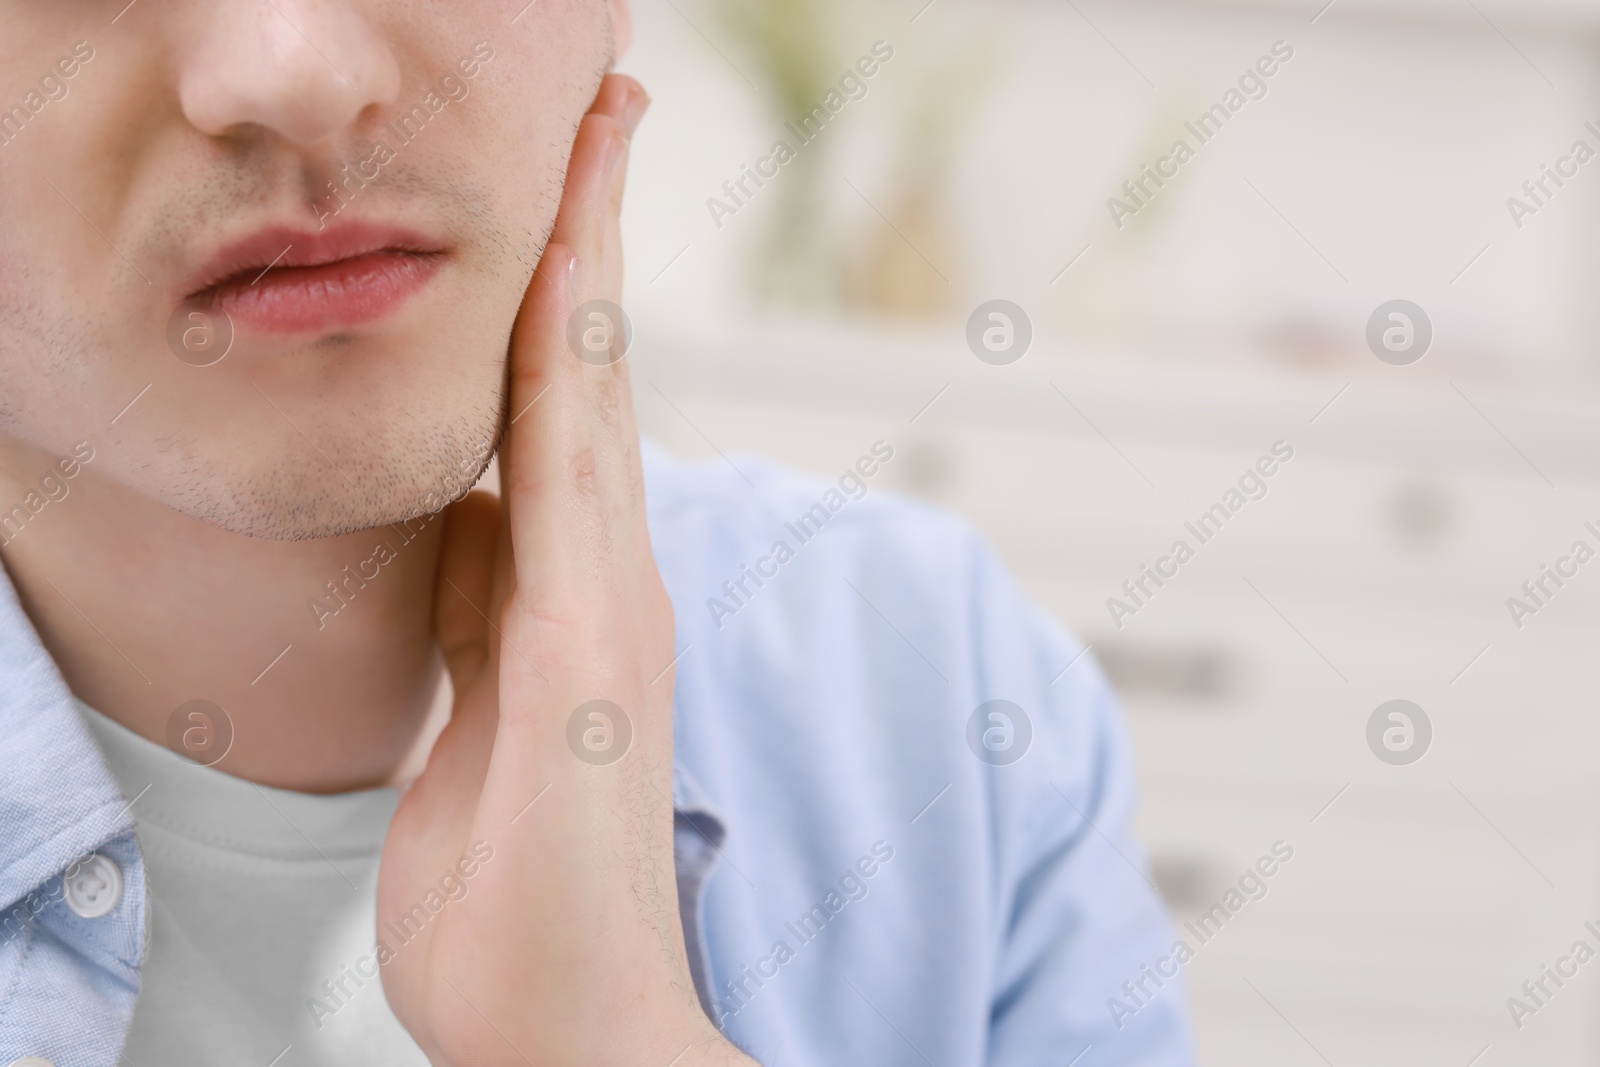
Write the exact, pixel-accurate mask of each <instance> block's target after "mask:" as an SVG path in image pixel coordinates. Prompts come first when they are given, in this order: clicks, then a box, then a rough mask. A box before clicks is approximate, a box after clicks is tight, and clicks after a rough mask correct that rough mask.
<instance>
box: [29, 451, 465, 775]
mask: <svg viewBox="0 0 1600 1067" xmlns="http://www.w3.org/2000/svg"><path fill="white" fill-rule="evenodd" d="M58 458H59V457H56V456H53V455H50V454H48V453H44V452H41V451H38V450H36V449H32V448H28V447H24V446H20V445H17V444H15V443H14V442H0V493H3V494H4V495H0V515H3V514H4V512H7V511H10V509H11V508H12V506H13V505H14V504H17V505H22V506H23V511H25V512H28V518H27V521H26V522H25V523H19V522H18V521H17V520H16V518H13V519H12V521H8V522H5V523H4V524H0V543H3V547H0V558H3V559H4V562H5V565H6V568H7V570H8V571H9V572H10V575H11V579H12V581H13V582H14V584H15V585H16V587H17V592H18V594H19V596H20V597H21V599H22V604H23V607H24V609H25V610H26V611H27V613H28V616H29V617H30V618H31V619H32V620H33V623H34V626H35V627H36V628H37V629H38V631H39V634H40V637H41V638H42V639H43V642H44V645H45V647H46V649H48V650H49V652H50V654H51V655H52V656H53V657H54V659H55V661H56V664H57V666H58V667H59V668H60V670H61V672H62V674H63V676H64V677H65V678H66V681H67V684H68V685H69V686H70V687H71V689H72V691H73V692H74V693H75V694H76V695H77V696H78V697H79V698H81V699H82V700H83V701H84V702H85V703H87V704H88V705H89V706H91V707H93V708H94V709H95V710H96V711H99V712H101V713H102V714H104V715H106V716H109V717H110V718H112V719H114V720H115V721H117V722H118V723H121V724H122V725H123V726H126V727H127V728H129V729H130V730H133V731H134V732H135V733H138V734H140V735H142V736H144V737H146V738H148V739H149V740H151V741H154V742H156V743H157V744H161V745H166V744H167V743H168V739H167V731H168V724H169V720H171V719H172V718H173V715H174V712H175V711H176V710H177V709H178V708H179V706H180V705H183V704H186V703H188V702H189V701H192V700H197V699H200V700H207V701H210V702H212V703H213V704H216V705H217V706H219V707H221V708H222V709H223V711H224V712H226V714H227V717H228V720H229V721H230V722H231V724H232V729H233V743H232V746H231V748H230V749H229V750H228V752H227V755H226V756H224V757H223V758H222V760H221V761H220V762H218V763H216V764H215V766H216V768H217V769H218V770H221V771H225V772H227V773H229V774H232V775H235V776H237V777H240V778H245V779H248V780H250V781H253V782H258V783H260V784H263V785H270V786H276V787H279V788H284V789H294V790H299V791H302V792H310V793H337V792H347V791H350V790H354V789H362V788H370V787H375V786H379V785H392V784H398V783H399V782H401V781H404V780H405V779H407V778H408V777H410V776H412V775H414V774H415V772H416V770H418V769H419V767H418V766H417V763H418V758H419V753H422V752H425V750H426V747H427V745H428V744H429V743H430V742H431V740H432V737H433V735H434V733H436V730H437V728H438V726H440V725H442V720H441V715H442V714H444V713H445V711H446V709H447V704H446V703H445V701H444V699H443V697H444V694H443V692H442V689H443V687H442V682H441V672H440V669H439V658H438V653H437V651H436V647H435V643H434V638H433V632H432V613H433V612H432V609H433V590H434V574H435V567H436V564H437V560H438V550H439V534H440V529H439V527H440V525H441V523H440V520H439V519H438V518H436V517H435V518H427V519H419V520H413V521H411V522H410V523H408V524H405V525H404V526H394V527H384V528H381V529H378V530H371V531H367V532H364V533H357V534H349V535H345V536H341V537H331V538H326V539H323V540H314V541H301V542H272V541H258V540H254V539H251V538H248V537H243V536H240V535H238V534H233V533H229V532H227V531H225V530H222V529H219V528H217V527H215V526H212V525H210V524H207V523H204V522H199V521H196V520H194V519H191V518H188V517H187V516H184V515H182V514H180V513H178V512H176V511H173V510H171V509H170V508H168V507H166V506H165V505H163V504H161V503H159V502H157V501H155V500H152V499H151V498H149V497H147V496H144V495H142V494H140V493H138V492H135V491H134V490H131V489H129V488H127V487H126V486H123V485H121V484H119V483H116V482H113V481H111V480H110V479H107V478H103V477H101V476H100V475H99V474H98V473H97V472H96V470H95V469H94V464H93V463H92V462H90V463H88V464H84V465H82V466H81V467H80V468H79V470H78V472H77V474H76V476H75V477H73V478H71V479H70V480H67V479H57V480H56V481H53V482H52V483H51V484H52V486H55V487H56V488H55V491H54V493H53V494H51V495H53V496H57V497H59V499H50V498H49V497H47V496H46V494H45V493H43V492H40V479H41V477H42V476H43V475H45V474H46V473H47V472H50V471H52V470H53V469H55V468H56V464H57V461H58ZM62 485H64V486H65V487H66V495H65V496H61V495H60V494H61V490H60V488H59V486H62ZM29 494H32V496H31V497H30V495H29ZM41 501H43V506H40V502H41ZM33 507H38V510H37V512H34V511H32V508H33ZM19 527H20V528H19Z"/></svg>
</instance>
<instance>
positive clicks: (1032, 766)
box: [971, 540, 1194, 1067]
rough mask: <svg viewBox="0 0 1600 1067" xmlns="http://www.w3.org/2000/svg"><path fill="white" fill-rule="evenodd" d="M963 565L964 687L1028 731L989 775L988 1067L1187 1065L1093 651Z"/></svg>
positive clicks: (1173, 944)
mask: <svg viewBox="0 0 1600 1067" xmlns="http://www.w3.org/2000/svg"><path fill="white" fill-rule="evenodd" d="M973 552H974V557H975V566H974V567H973V570H972V573H973V575H974V587H973V589H972V593H971V596H972V602H973V603H974V604H975V606H976V612H975V616H976V618H975V624H974V625H975V631H976V632H975V634H974V638H975V642H976V650H975V654H976V656H977V668H978V670H977V678H978V682H979V684H980V686H981V687H982V689H983V691H984V692H985V693H987V694H990V695H991V696H992V697H995V698H1003V699H1006V700H1008V701H1011V702H1012V703H1014V704H1015V705H1016V706H1017V707H1019V708H1021V709H1022V712H1023V714H1024V715H1025V716H1026V717H1027V719H1028V726H1029V728H1030V729H1031V733H1032V737H1031V739H1030V740H1029V742H1028V743H1029V749H1028V751H1027V752H1026V753H1025V754H1024V755H1023V757H1022V758H1021V759H1019V760H1017V761H1016V762H1014V763H1011V764H1009V765H997V766H993V767H992V768H991V769H990V772H989V773H990V778H991V780H990V790H991V797H992V801H993V803H994V806H995V810H994V818H995V827H996V834H997V840H996V851H997V860H998V876H999V879H1000V883H999V886H998V890H999V891H998V892H997V894H996V897H995V899H996V901H997V903H998V908H999V914H998V915H997V916H996V917H995V919H996V925H997V929H998V933H999V943H998V948H997V953H998V955H997V958H996V960H995V965H994V972H993V973H994V989H993V1000H992V1006H991V1015H990V1030H989V1042H988V1046H989V1047H988V1064H989V1065H990V1067H1035V1065H1038V1064H1045V1063H1050V1064H1059V1065H1062V1067H1065V1065H1067V1064H1071V1065H1072V1067H1135V1065H1138V1067H1157V1065H1160V1067H1187V1065H1190V1064H1192V1063H1193V1062H1194V1060H1193V1053H1192V1051H1191V1045H1192V1043H1191V1036H1190V1031H1189V1023H1188V1015H1187V1010H1186V1006H1185V990H1184V982H1183V974H1182V963H1181V962H1180V957H1181V959H1182V961H1183V962H1186V961H1187V959H1188V957H1189V955H1190V953H1189V951H1188V950H1187V949H1185V950H1182V951H1179V948H1178V946H1179V945H1180V942H1179V939H1178V938H1177V937H1176V936H1175V934H1174V932H1173V929H1172V926H1171V923H1170V920H1169V918H1168V916H1167V914H1166V910H1165V907H1164V905H1163V903H1162V900H1161V898H1160V896H1159V894H1158V893H1157V891H1156V888H1155V886H1154V885H1153V884H1152V882H1151V881H1150V879H1149V876H1148V874H1147V872H1146V869H1145V860H1144V855H1143V852H1142V850H1141V849H1140V847H1139V846H1138V844H1137V843H1136V842H1135V841H1134V839H1133V835H1132V832H1131V828H1130V823H1131V820H1132V816H1133V813H1134V809H1135V785H1134V772H1133V763H1132V758H1131V752H1130V746H1129V741H1128V736H1127V732H1126V728H1125V726H1124V723H1123V721H1122V717H1121V713H1120V711H1119V709H1118V707H1117V704H1116V700H1115V697H1114V695H1113V693H1112V691H1111V688H1110V686H1109V685H1108V684H1107V682H1106V680H1105V677H1104V676H1103V674H1102V673H1101V671H1100V668H1099V666H1098V665H1097V664H1096V663H1095V662H1094V659H1093V654H1092V652H1091V651H1089V650H1088V649H1086V648H1085V646H1083V645H1082V644H1081V643H1079V642H1077V641H1075V640H1073V639H1071V638H1069V637H1068V636H1067V635H1066V634H1065V633H1064V632H1063V631H1062V630H1061V629H1060V627H1059V626H1057V625H1056V624H1055V623H1054V622H1053V621H1052V620H1051V619H1049V618H1048V617H1047V616H1046V615H1045V614H1044V613H1043V612H1041V611H1040V610H1039V609H1038V608H1036V607H1035V606H1034V605H1033V604H1031V603H1029V602H1028V601H1027V599H1026V598H1025V597H1024V596H1023V595H1022V594H1021V593H1020V592H1019V590H1018V589H1017V587H1016V585H1015V583H1014V581H1013V580H1012V578H1011V577H1010V575H1008V574H1007V573H1006V572H1005V570H1004V568H1003V567H1001V566H1000V564H999V563H998V561H997V560H996V559H995V558H994V556H993V554H992V552H991V551H990V550H989V549H988V548H987V547H985V546H983V545H982V544H981V543H978V542H976V540H975V542H974V550H973ZM1014 728H1016V729H1018V731H1019V734H1020V730H1021V728H1020V726H1017V727H1014Z"/></svg>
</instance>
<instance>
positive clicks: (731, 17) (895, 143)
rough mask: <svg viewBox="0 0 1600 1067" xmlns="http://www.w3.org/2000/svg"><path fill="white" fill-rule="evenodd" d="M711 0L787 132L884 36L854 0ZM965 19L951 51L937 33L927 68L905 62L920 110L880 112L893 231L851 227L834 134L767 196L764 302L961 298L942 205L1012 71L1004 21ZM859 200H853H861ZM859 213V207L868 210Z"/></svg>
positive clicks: (878, 197) (902, 71) (894, 309)
mask: <svg viewBox="0 0 1600 1067" xmlns="http://www.w3.org/2000/svg"><path fill="white" fill-rule="evenodd" d="M705 2H706V3H707V4H709V6H710V8H711V10H712V11H713V12H714V16H715V18H716V21H717V24H718V26H719V28H720V30H721V31H722V33H723V34H724V35H725V36H726V37H727V38H729V39H731V40H732V41H733V42H734V43H735V45H736V47H737V49H738V51H739V54H740V62H739V64H738V65H739V67H740V69H741V70H744V71H745V72H746V73H747V75H748V76H749V77H751V78H752V79H753V80H755V81H757V82H758V83H759V84H760V86H761V88H762V90H763V91H764V92H765V93H766V95H767V97H768V100H769V103H770V105H771V107H772V109H773V111H774V113H775V115H774V117H775V118H776V119H777V120H778V122H779V123H783V122H792V121H794V120H795V119H797V118H798V117H799V116H802V115H806V114H808V113H809V112H810V111H811V110H812V109H813V108H815V107H816V106H817V105H818V104H819V103H820V102H821V101H822V100H823V99H824V97H826V96H827V95H828V93H829V91H830V90H835V89H836V87H837V86H838V83H839V79H840V77H841V75H843V74H844V73H846V72H847V71H849V69H850V68H851V66H852V64H854V63H855V61H856V59H857V56H858V54H860V53H861V52H864V51H865V50H866V45H867V42H870V41H871V40H872V39H873V34H872V33H871V31H870V30H869V28H868V26H867V24H866V23H867V22H868V21H870V16H871V15H872V13H873V11H872V9H870V8H863V7H862V6H861V5H859V4H850V3H848V2H846V0H705ZM963 21H964V23H965V25H963V26H962V27H961V28H960V29H958V30H956V31H955V32H953V33H952V34H951V35H950V37H949V42H950V43H949V44H948V45H947V47H946V50H945V51H944V52H943V53H940V52H938V51H937V50H936V49H933V48H930V45H931V44H932V42H933V41H934V40H937V39H938V38H937V37H936V36H934V35H931V34H930V33H928V32H927V27H923V28H922V36H921V48H920V49H919V51H920V52H921V53H922V54H923V56H924V62H923V63H922V64H920V65H908V64H907V62H906V60H905V59H896V61H895V62H894V65H893V75H892V76H893V78H894V80H895V81H897V82H899V83H900V84H899V85H898V86H897V87H896V90H895V95H897V96H899V97H900V98H901V99H902V100H903V101H905V102H906V106H905V108H904V113H903V114H898V115H897V116H896V118H894V119H884V118H882V117H881V113H880V118H879V121H880V122H883V121H889V122H893V123H894V128H893V129H891V130H887V131H884V133H883V135H882V136H881V137H879V138H878V140H879V143H880V144H883V145H884V146H886V147H887V148H888V149H889V155H890V158H889V159H887V160H886V161H885V163H886V164H887V166H888V171H887V179H886V180H887V182H888V184H887V186H884V187H880V189H879V191H875V192H873V193H872V194H871V195H872V196H873V198H874V207H873V210H874V211H876V210H878V209H880V208H881V210H882V211H883V213H884V214H885V216H886V217H887V218H889V219H892V220H893V222H892V223H891V224H890V225H889V226H881V225H880V224H879V223H878V221H877V220H876V219H874V220H873V223H872V224H871V227H870V228H869V229H867V230H864V231H861V230H852V231H849V232H846V231H845V230H844V228H843V226H842V225H841V223H840V221H839V218H840V216H839V215H837V214H836V211H835V207H836V203H837V201H836V198H835V197H834V196H833V195H830V194H837V193H839V190H840V189H846V186H845V185H844V183H843V181H842V180H841V176H840V173H839V172H838V170H837V168H836V167H835V166H834V157H835V154H836V152H837V148H836V146H835V143H834V142H836V141H837V140H838V139H839V138H838V134H837V132H835V131H833V130H831V129H830V130H827V131H825V132H824V133H823V134H822V135H821V136H819V137H817V138H816V139H815V140H813V141H812V142H811V143H809V144H808V145H806V146H805V147H803V148H801V149H800V150H799V152H798V154H797V155H796V157H795V159H794V161H793V162H791V163H789V164H787V165H786V166H785V167H784V169H783V171H782V175H781V177H780V178H779V179H778V180H777V182H776V183H775V184H776V185H777V189H776V191H775V192H774V193H771V194H763V197H764V198H770V202H769V203H768V204H767V205H765V206H764V207H763V210H764V211H770V212H771V214H770V215H767V216H766V218H767V220H768V222H767V227H766V229H765V232H764V233H763V234H762V235H761V238H760V243H759V246H758V248H757V254H756V257H755V263H754V264H753V270H752V273H751V281H752V284H753V288H754V290H755V295H756V296H757V298H758V299H760V300H762V301H765V302H768V303H775V304H788V305H798V306H802V307H811V308H817V307H827V308H834V309H838V308H843V307H855V308H860V309H864V310H870V311H875V312H890V313H896V314H910V315H934V314H938V313H939V312H940V311H941V310H943V309H944V308H945V306H946V305H947V304H948V303H949V301H950V300H951V299H952V298H953V297H954V295H955V294H954V289H955V286H954V285H953V284H952V279H950V278H949V277H948V275H949V272H950V271H952V270H953V269H954V264H955V263H956V262H957V261H958V259H959V257H958V256H957V254H956V252H955V250H954V247H953V245H954V242H953V240H952V239H951V236H950V232H949V231H950V230H951V222H950V214H949V212H948V211H947V210H946V209H945V205H944V203H943V202H942V198H943V195H944V187H945V185H946V183H947V179H948V177H949V174H950V172H951V170H952V169H953V168H954V166H955V165H956V163H957V162H958V161H959V159H960V153H961V144H962V140H963V138H964V136H965V134H966V133H967V131H968V128H969V124H970V121H971V119H972V118H973V117H974V116H975V114H976V112H977V110H978V108H979V106H980V103H981V101H982V98H983V95H984V94H983V90H984V89H985V88H986V87H987V86H988V85H990V84H992V83H993V81H994V79H995V76H996V74H997V73H998V72H999V71H1000V70H1001V69H1002V65H1001V63H1000V61H999V49H998V47H997V43H996V41H995V39H994V34H995V32H996V31H995V27H996V25H997V21H996V19H995V18H994V16H993V14H992V13H984V14H981V15H980V16H979V17H978V19H977V23H976V26H975V25H973V23H972V22H971V21H970V20H963ZM979 27H981V28H979ZM890 43H891V44H894V43H895V42H890ZM873 91H874V92H881V91H883V90H881V89H877V88H874V90H873ZM855 177H856V178H857V179H860V178H861V176H860V175H856V176H855ZM835 185H836V186H837V188H834V187H833V186H835ZM845 195H846V197H847V200H846V202H847V203H849V198H853V196H854V194H848V193H847V194H845ZM863 195H866V194H865V193H863ZM849 208H850V210H851V211H852V212H854V211H855V210H856V208H857V205H855V204H854V203H849ZM908 243H909V244H908ZM934 264H936V265H934ZM931 265H933V266H931Z"/></svg>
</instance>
